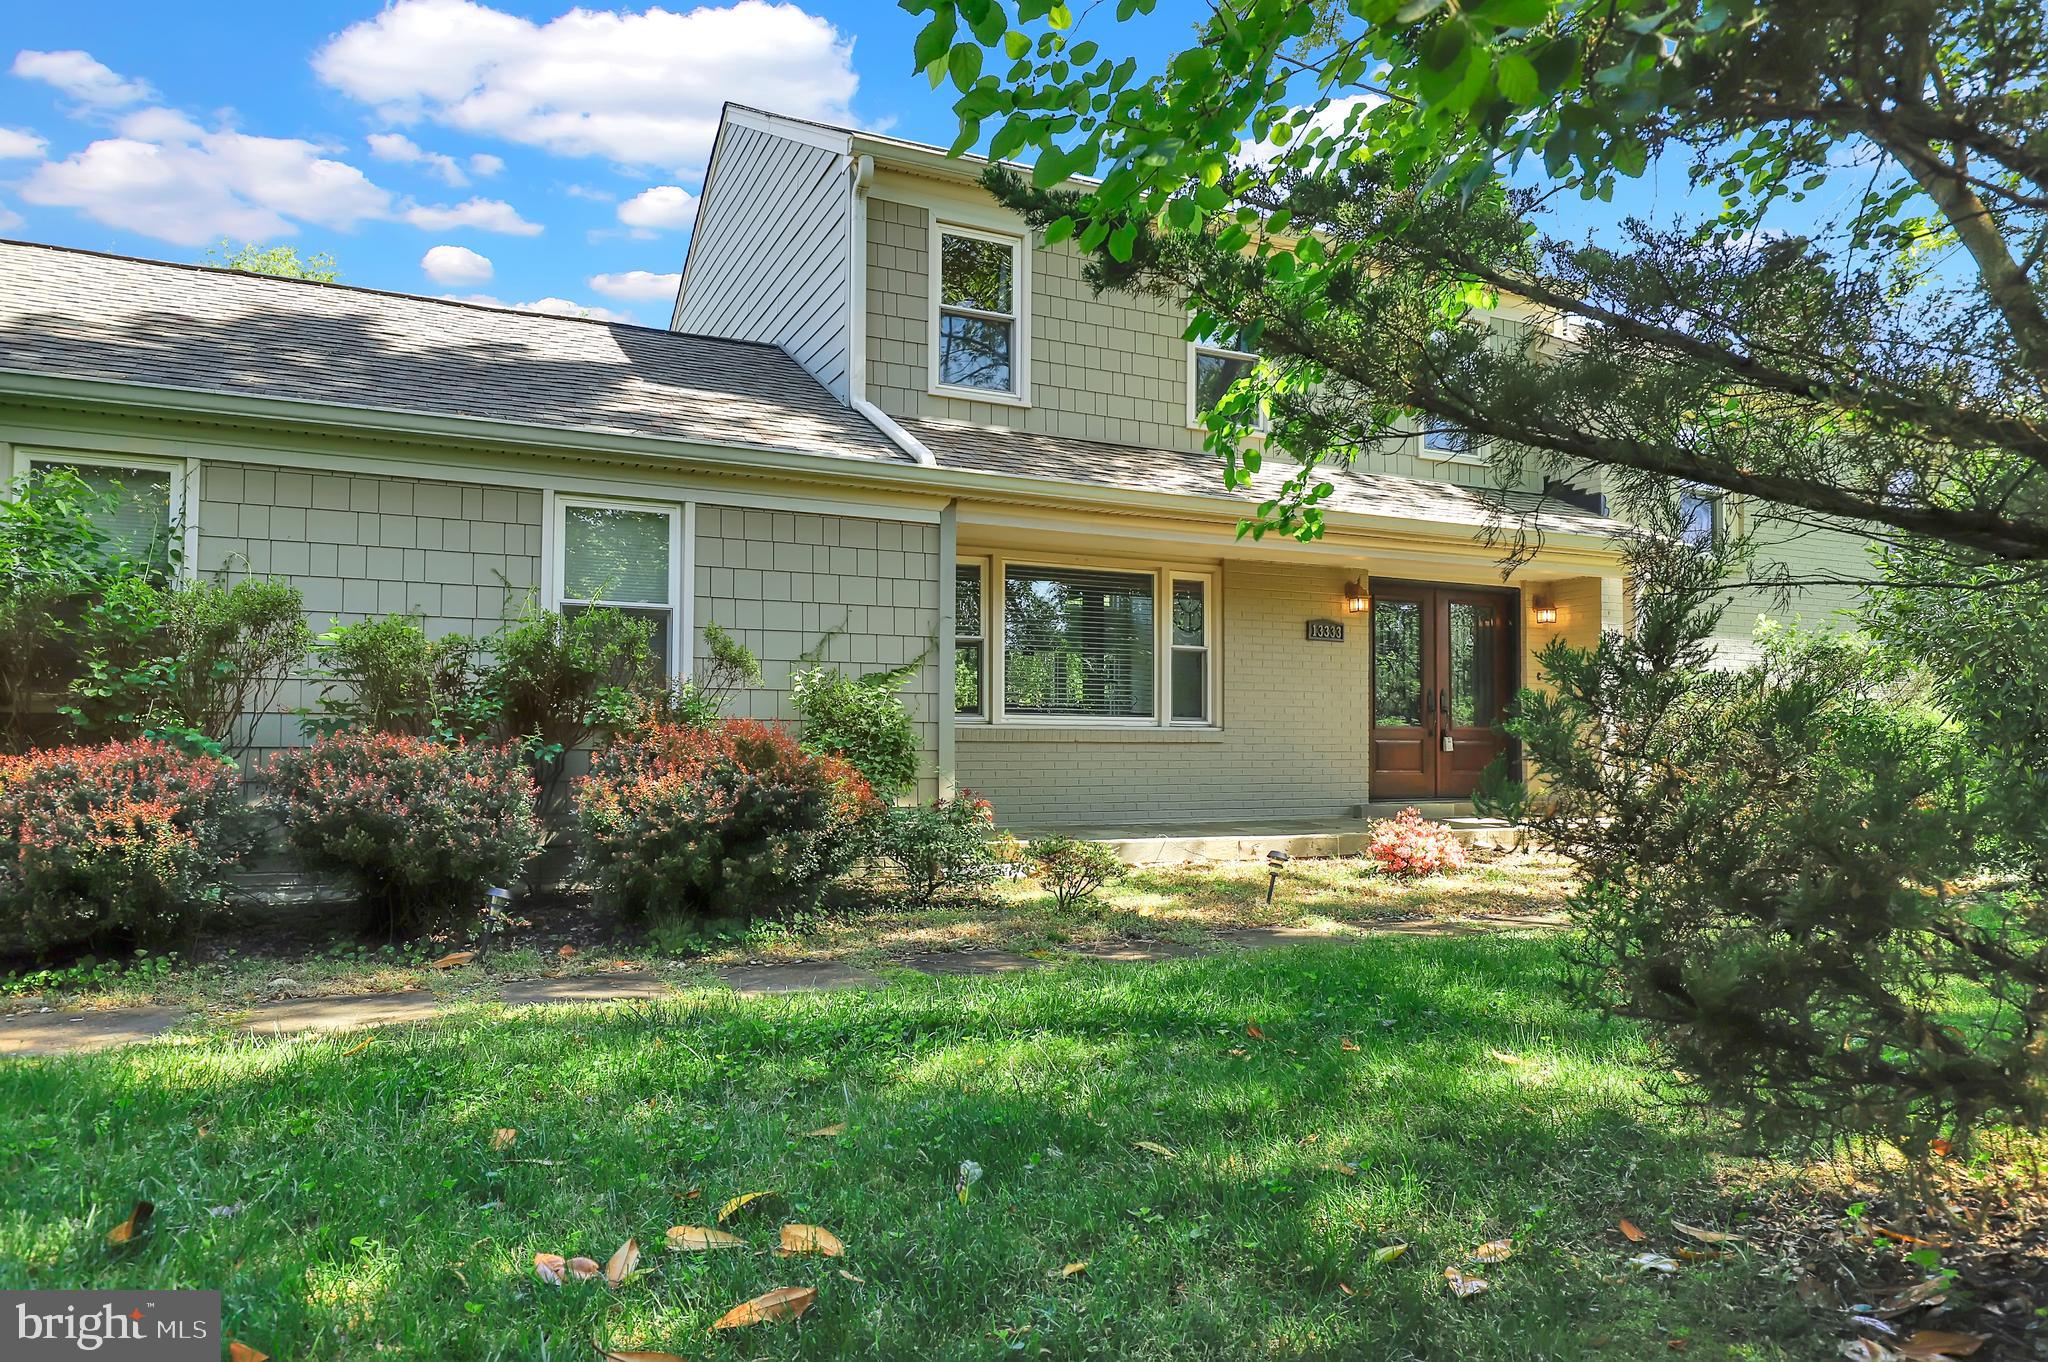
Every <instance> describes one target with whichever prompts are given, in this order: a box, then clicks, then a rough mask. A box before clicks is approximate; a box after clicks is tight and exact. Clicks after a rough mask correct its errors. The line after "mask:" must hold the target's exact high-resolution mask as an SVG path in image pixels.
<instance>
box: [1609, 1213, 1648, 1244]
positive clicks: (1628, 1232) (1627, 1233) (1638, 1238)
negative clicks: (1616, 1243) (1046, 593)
mask: <svg viewBox="0 0 2048 1362" xmlns="http://www.w3.org/2000/svg"><path fill="white" fill-rule="evenodd" d="M1616 1228H1617V1229H1619V1230H1620V1231H1621V1237H1622V1238H1624V1239H1626V1240H1628V1241H1629V1242H1630V1243H1631V1244H1640V1243H1642V1242H1643V1241H1644V1240H1645V1239H1648V1238H1649V1237H1650V1236H1649V1235H1647V1234H1644V1233H1643V1232H1642V1231H1641V1230H1639V1229H1637V1228H1636V1222H1635V1221H1633V1220H1628V1219H1623V1220H1620V1221H1618V1222H1616Z"/></svg>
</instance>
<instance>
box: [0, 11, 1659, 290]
mask: <svg viewBox="0 0 2048 1362" xmlns="http://www.w3.org/2000/svg"><path fill="white" fill-rule="evenodd" d="M1203 9H1204V6H1203V5H1202V4H1201V2H1200V0H1163V3H1161V4H1160V6H1159V8H1158V10H1157V12H1156V13H1155V14H1154V15H1152V16H1150V17H1148V18H1146V19H1143V20H1139V21H1136V22H1133V23H1129V24H1124V25H1120V26H1116V28H1115V30H1114V31H1113V32H1093V33H1091V35H1090V36H1093V37H1095V38H1097V39H1098V41H1101V42H1103V43H1104V45H1105V47H1112V48H1115V49H1116V50H1118V51H1120V52H1128V53H1132V54H1134V55H1136V56H1137V57H1138V59H1139V62H1140V68H1141V69H1152V68H1154V67H1156V65H1157V64H1158V62H1159V60H1160V59H1161V57H1162V56H1163V55H1164V54H1165V53H1166V52H1168V51H1170V50H1172V49H1173V48H1175V47H1178V46H1180V45H1182V44H1184V43H1185V42H1186V41H1187V39H1188V37H1189V34H1190V31H1191V26H1192V25H1193V23H1194V22H1195V21H1196V19H1197V17H1198V15H1199V13H1200V12H1202V11H1203ZM1105 14H1106V11H1105ZM920 22H921V21H920V19H919V18H918V17H916V16H911V15H907V14H905V13H903V12H902V11H901V10H899V9H897V8H896V6H895V5H894V4H893V3H889V0H794V2H791V3H769V2H768V0H716V2H715V3H710V4H705V5H702V6H700V7H697V8H688V7H686V6H683V5H678V7H677V8H676V9H675V10H673V11H662V10H659V9H640V10H635V9H621V10H616V11H604V10H597V11H584V10H572V9H570V8H568V6H567V4H566V3H565V0H555V2H554V3H550V4H543V5H531V4H519V3H515V0H393V3H389V4H379V3H375V2H374V0H369V2H364V3H315V2H313V0H305V2H304V3H294V4H289V5H277V4H275V3H274V2H273V3H265V4H262V5H256V4H242V3H228V2H226V0H221V2H217V3H210V4H207V5H205V6H187V5H167V4H164V3H162V0H149V2H148V3H144V2H143V0H91V3H87V4H72V5H54V4H42V5H32V6H30V5H18V6H15V7H14V8H13V10H12V12H11V13H10V15H9V22H8V25H7V32H6V37H7V40H8V43H9V46H8V47H0V235H5V236H12V237H20V238H26V239H30V240H37V241H49V242H56V243H60V244H64V245H73V246H83V247H89V248H92V249H97V250H108V251H117V252H122V253H126V254H134V255H144V256H153V257H157V258H162V259H171V260H197V259H200V258H202V257H203V256H204V255H205V253H206V250H207V248H208V247H209V246H210V245H212V244H213V243H215V242H217V241H219V240H220V239H221V238H223V237H226V238H229V239H231V240H233V241H235V242H238V243H239V242H243V241H258V242H263V243H266V244H290V245H292V246H294V247H296V248H297V249H299V250H300V251H301V252H302V253H312V252H320V251H325V252H328V253H331V254H332V255H333V256H334V257H335V258H336V260H337V261H338V262H339V264H340V267H341V270H342V274H343V277H344V279H345V280H346V281H347V282H349V283H355V284H364V285H368V286H371V287H376V288H387V289H397V290H402V291H406V292H417V293H427V294H446V295H450V296H456V297H465V298H476V299H479V300H490V301H497V302H503V303H506V304H511V305H515V306H530V307H538V308H542V309H547V310H557V311H560V310H568V309H572V308H574V309H584V310H588V311H591V312H593V313H597V314H599V315H607V316H616V317H619V318H622V319H629V320H634V321H639V322H644V323H647V324H651V325H663V324H665V323H666V321H667V317H668V308H669V303H670V301H671V300H672V298H673V294H674V287H675V281H674V278H673V277H672V276H674V274H675V273H676V272H677V271H678V270H680V269H681V268H682V263H683V257H684V253H685V250H686V248H687V245H688V241H689V229H690V224H691V222H692V220H693V218H694V212H695V205H696V195H697V193H698V191H699V190H700V189H701V187H702V181H703V172H704V162H705V159H706V157H707V155H708V153H709V150H710V144H711V136H712V133H713V130H714V128H715V126H716V121H717V116H718V109H719V106H720V104H721V103H722V102H723V101H725V100H727V99H734V100H738V101H742V102H746V103H752V104H757V105H761V106H763V107H767V108H772V109H776V110H778V111H781V112H787V113H793V114H799V115H805V116H810V117H817V118H822V119H826V120H829V121H834V122H851V123H854V124H856V125H858V126H861V127H866V128H872V129H878V130H887V131H890V132H893V133H895V134H897V135H899V136H905V137H912V138H917V139H920V140H925V141H934V142H939V143H945V142H949V141H950V140H951V139H952V134H953V131H954V126H955V125H954V121H953V117H952V113H951V109H950V91H949V90H936V91H935V90H933V89H931V88H930V86H929V84H928V83H927V82H926V81H925V80H924V79H923V78H922V77H921V76H918V75H915V74H914V73H912V72H910V71H909V70H908V67H909V64H910V62H909V52H910V48H911V40H912V38H913V37H914V35H915V33H916V30H917V28H918V26H919V24H920ZM1097 27H1104V28H1106V27H1107V25H1097ZM1666 179H1667V181H1670V182H1672V183H1676V180H1675V179H1674V177H1670V176H1667V177H1666ZM1631 189H1632V192H1631V198H1632V199H1633V200H1634V201H1636V202H1638V203H1642V204H1648V203H1652V202H1654V201H1655V199H1656V195H1655V193H1654V191H1653V190H1652V188H1651V186H1649V185H1643V186H1635V187H1631ZM1673 197H1676V196H1675V195H1674V194H1673V193H1672V191H1671V190H1669V189H1667V190H1666V191H1665V195H1664V204H1663V206H1665V207H1667V208H1668V207H1670V206H1673V205H1672V202H1671V200H1672V199H1673ZM1566 211H1567V213H1568V214H1569V215H1570V217H1571V219H1572V220H1582V221H1584V222H1597V221H1611V220H1612V218H1613V217H1614V216H1615V213H1616V210H1615V209H1613V208H1603V207H1600V206H1587V207H1578V206H1572V207H1568V208H1567V210H1566ZM1559 225H1560V226H1564V224H1559ZM1573 234H1576V233H1573Z"/></svg>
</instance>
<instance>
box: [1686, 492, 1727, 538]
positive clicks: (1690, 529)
mask: <svg viewBox="0 0 2048 1362" xmlns="http://www.w3.org/2000/svg"><path fill="white" fill-rule="evenodd" d="M1726 500H1727V498H1726V497H1724V496H1723V495H1722V493H1721V492H1720V490H1719V489H1717V488H1713V487H1700V486H1697V485H1690V486H1686V487H1682V488H1680V489H1679V492H1678V537H1679V538H1681V539H1683V540H1684V541H1685V542H1686V543H1688V544H1691V545H1693V546H1695V547H1697V548H1706V547H1708V546H1709V545H1711V544H1713V543H1715V542H1716V541H1718V540H1719V539H1720V538H1721V536H1722V535H1723V534H1724V533H1725V532H1726V523H1725V518H1726V514H1727V506H1726V504H1725V503H1726Z"/></svg>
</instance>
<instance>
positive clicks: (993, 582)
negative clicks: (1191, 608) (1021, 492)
mask: <svg viewBox="0 0 2048 1362" xmlns="http://www.w3.org/2000/svg"><path fill="white" fill-rule="evenodd" d="M957 561H958V562H960V563H962V564H969V563H974V564H980V565H981V567H982V592H981V609H982V626H981V627H982V649H983V654H984V657H985V661H984V662H983V665H982V683H981V684H982V710H983V712H982V713H981V714H978V715H977V714H961V715H957V716H955V722H956V723H958V724H961V725H967V726H973V727H984V728H1033V729H1046V730H1056V729H1062V728H1088V729H1118V728H1123V729H1134V730H1138V731H1151V730H1153V729H1161V728H1171V729H1180V730H1184V731H1194V732H1212V731H1219V730H1221V729H1222V727H1223V646H1222V629H1221V626H1222V619H1223V598H1222V583H1221V574H1220V573H1219V572H1218V571H1217V570H1216V569H1215V568H1214V567H1210V566H1203V565H1199V564H1176V563H1161V562H1157V561H1149V562H1130V561H1123V562H1117V561H1105V560H1102V559H1092V558H1070V557H1064V556H1061V555H1058V554H1046V553H1034V554H1027V555H1017V556H1006V555H1003V554H1000V553H998V554H990V555H986V556H982V555H976V554H962V555H960V557H959V558H958V560H957ZM1013 565H1014V566H1016V567H1022V568H1076V569H1082V570H1085V571H1090V572H1122V573H1129V574H1132V575H1137V576H1149V577H1151V578H1152V583H1153V585H1152V591H1153V596H1152V601H1153V609H1152V627H1153V639H1152V701H1153V703H1152V708H1153V710H1154V711H1155V712H1154V713H1153V714H1152V715H1151V717H1149V718H1142V719H1127V718H1114V717H1093V716H1090V715H1085V714H1010V713H1008V712H1007V711H1006V710H1005V709H1004V707H1003V694H1004V689H1003V661H1004V657H1003V655H1004V652H1005V648H1006V645H1007V640H1006V638H1005V637H1004V632H1003V603H1002V600H1001V599H1000V598H999V597H998V595H997V593H998V592H1004V591H1006V590H1007V583H1008V581H1009V570H1010V568H1011V567H1012V566H1013ZM1175 582H1200V583H1202V610H1203V619H1202V625H1203V633H1204V638H1205V639H1206V644H1205V647H1206V650H1207V652H1208V658H1207V664H1208V665H1207V668H1206V670H1205V673H1204V684H1205V687H1206V691H1207V694H1208V700H1209V715H1208V717H1207V718H1206V719H1200V720H1196V719H1175V718H1173V717H1172V716H1173V584H1174V583H1175ZM953 627H954V628H956V629H957V628H959V622H958V621H955V622H954V626H953Z"/></svg>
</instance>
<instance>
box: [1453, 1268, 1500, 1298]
mask: <svg viewBox="0 0 2048 1362" xmlns="http://www.w3.org/2000/svg"><path fill="white" fill-rule="evenodd" d="M1444 1285H1446V1286H1448V1287H1450V1289H1451V1294H1452V1295H1453V1296H1457V1297H1458V1298H1460V1299H1463V1298H1464V1297H1466V1296H1476V1295H1478V1294H1479V1293H1480V1292H1482V1291H1487V1290H1491V1289H1492V1285H1493V1284H1492V1283H1491V1282H1489V1281H1487V1280H1486V1279H1485V1278H1484V1277H1468V1276H1466V1275H1465V1274H1464V1273H1462V1272H1460V1271H1458V1269H1456V1268H1454V1267H1447V1268H1445V1269H1444Z"/></svg>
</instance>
